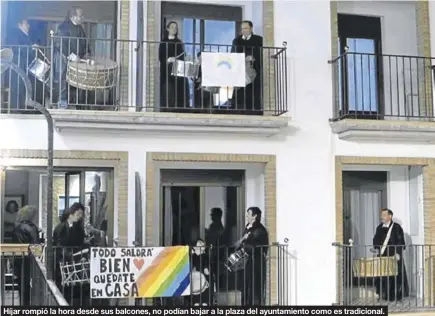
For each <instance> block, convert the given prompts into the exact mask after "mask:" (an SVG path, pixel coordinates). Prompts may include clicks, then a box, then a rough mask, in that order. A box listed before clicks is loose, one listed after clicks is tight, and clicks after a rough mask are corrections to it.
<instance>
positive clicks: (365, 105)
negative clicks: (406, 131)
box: [330, 52, 435, 121]
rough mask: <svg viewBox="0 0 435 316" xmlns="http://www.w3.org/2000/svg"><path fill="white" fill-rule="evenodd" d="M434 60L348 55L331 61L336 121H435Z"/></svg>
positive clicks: (394, 56) (350, 53)
mask: <svg viewBox="0 0 435 316" xmlns="http://www.w3.org/2000/svg"><path fill="white" fill-rule="evenodd" d="M433 60H434V59H433V58H428V57H419V56H405V55H387V54H383V55H376V54H363V53H353V52H346V53H344V54H343V55H341V56H339V57H337V58H335V59H333V60H331V61H330V63H331V64H332V70H333V78H334V79H333V87H334V96H335V100H334V113H333V118H332V119H333V120H340V119H345V118H356V119H380V120H382V119H396V120H426V121H432V120H433V119H434V117H435V116H434V107H433V89H434V87H433V66H432V63H433Z"/></svg>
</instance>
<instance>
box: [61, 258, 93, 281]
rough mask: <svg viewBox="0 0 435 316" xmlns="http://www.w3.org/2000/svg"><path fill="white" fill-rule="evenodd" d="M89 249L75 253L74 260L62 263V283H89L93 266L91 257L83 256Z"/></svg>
mask: <svg viewBox="0 0 435 316" xmlns="http://www.w3.org/2000/svg"><path fill="white" fill-rule="evenodd" d="M88 252H89V249H85V250H83V251H80V252H77V253H75V254H73V262H65V263H62V262H61V263H60V264H59V265H60V272H61V276H62V285H63V286H64V285H67V286H68V285H75V284H84V283H89V278H90V275H91V267H90V264H89V259H88V258H84V257H82V256H83V255H84V254H86V253H88Z"/></svg>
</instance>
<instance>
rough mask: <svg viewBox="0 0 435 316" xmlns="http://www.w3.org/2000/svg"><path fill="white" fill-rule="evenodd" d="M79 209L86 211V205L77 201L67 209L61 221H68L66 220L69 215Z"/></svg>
mask: <svg viewBox="0 0 435 316" xmlns="http://www.w3.org/2000/svg"><path fill="white" fill-rule="evenodd" d="M78 211H83V212H84V211H85V206H84V205H83V204H81V203H79V202H75V203H74V204H73V205H71V207H70V208H69V209H67V210H66V211H65V212H64V213H63V215H62V218H61V222H66V220H67V219H68V217H69V216H70V215H72V214H74V213H76V212H78Z"/></svg>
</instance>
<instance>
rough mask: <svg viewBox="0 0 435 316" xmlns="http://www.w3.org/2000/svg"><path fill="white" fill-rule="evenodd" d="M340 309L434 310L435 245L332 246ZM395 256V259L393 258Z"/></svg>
mask: <svg viewBox="0 0 435 316" xmlns="http://www.w3.org/2000/svg"><path fill="white" fill-rule="evenodd" d="M334 246H335V247H336V250H337V258H338V265H337V269H338V278H339V283H338V291H337V293H338V303H339V304H340V305H358V306H373V305H388V311H389V312H406V311H426V310H430V311H432V310H435V245H408V246H406V247H403V246H388V247H387V248H386V250H385V251H384V252H383V254H384V255H383V256H382V257H381V258H380V257H379V249H380V248H382V247H373V246H365V245H342V244H334ZM396 254H397V256H396Z"/></svg>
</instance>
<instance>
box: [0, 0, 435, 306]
mask: <svg viewBox="0 0 435 316" xmlns="http://www.w3.org/2000/svg"><path fill="white" fill-rule="evenodd" d="M214 2H215V1H214ZM245 3H246V4H245ZM370 3H371V4H373V5H376V4H375V3H374V2H370ZM240 4H244V5H245V17H246V18H248V19H249V18H250V16H249V14H251V16H253V11H252V10H253V9H252V8H251V6H249V2H240ZM385 5H386V4H385ZM393 5H394V4H393ZM250 8H251V9H250ZM385 8H386V9H388V7H385ZM274 9H275V17H274V28H275V45H276V46H279V45H281V43H282V42H283V41H286V42H287V43H288V52H287V57H288V74H289V91H288V92H289V94H288V95H289V107H290V108H291V113H290V114H291V116H292V119H293V120H294V121H295V123H296V124H297V126H298V127H299V129H298V130H297V132H295V133H294V134H292V135H287V136H284V137H282V138H280V139H275V138H268V139H256V138H249V137H239V136H237V135H227V136H223V135H220V136H210V135H205V134H204V135H193V136H183V135H179V134H161V135H153V134H145V133H144V134H142V135H140V134H130V133H128V132H122V133H117V134H108V133H100V134H86V133H85V132H84V131H83V130H78V131H77V133H76V134H74V135H68V134H64V135H61V134H59V133H55V136H54V140H55V148H56V149H59V150H112V151H127V152H128V153H129V158H128V163H129V167H128V176H129V181H128V192H129V197H128V209H129V216H128V226H129V243H130V244H131V242H132V241H133V240H134V227H135V217H134V210H135V172H139V174H140V175H141V178H142V196H143V197H145V190H144V188H145V185H146V183H145V171H146V159H145V158H146V153H147V152H154V151H157V152H191V153H194V152H206V153H207V152H208V153H234V154H272V155H276V159H277V189H278V192H277V201H276V203H277V215H278V221H277V228H278V240H277V241H279V242H283V240H284V239H285V238H288V239H289V244H290V245H291V248H292V249H295V250H296V251H297V256H298V259H297V264H298V265H297V288H296V292H292V295H294V296H297V299H298V301H297V303H298V304H302V305H319V304H324V305H328V304H331V303H333V302H335V297H336V268H335V249H334V248H333V247H332V246H331V243H332V242H334V241H335V195H334V194H335V192H334V187H335V183H334V155H352V156H380V157H388V156H397V157H416V156H419V157H435V147H434V146H424V145H405V144H390V143H376V144H367V143H364V144H363V143H350V142H344V141H340V140H338V139H337V138H336V137H335V136H333V135H332V134H331V129H330V126H329V122H328V119H329V118H331V117H332V82H331V77H332V74H331V66H330V65H328V63H327V60H329V59H330V58H331V42H330V38H331V33H330V6H329V2H328V1H276V2H275V3H274ZM249 10H251V11H249ZM392 11H394V10H392ZM248 12H251V13H249V14H248ZM406 12H408V11H406ZM408 13H409V12H408ZM411 18H412V17H411ZM252 19H253V20H254V18H252ZM400 19H401V21H402V23H404V24H405V25H408V24H406V23H407V22H406V20H407V19H408V17H407V16H406V14H402V15H401V17H400ZM254 23H256V24H257V22H256V21H255V20H254ZM256 32H258V30H257V29H256ZM391 36H394V38H397V40H398V41H402V37H401V36H399V37H397V35H396V34H394V35H391ZM408 46H411V45H410V44H408ZM392 47H393V46H392ZM397 53H404V52H403V51H402V52H397ZM0 135H8V137H1V138H0V148H25V149H45V148H46V146H47V141H46V139H47V135H46V123H45V121H44V119H43V118H32V117H31V116H26V119H16V118H9V119H2V120H1V124H0ZM251 176H252V177H251ZM251 176H250V177H249V178H250V179H252V180H249V181H247V184H246V187H247V190H249V191H250V192H255V193H254V194H253V195H250V194H249V195H247V205H252V204H254V203H258V200H260V199H261V200H263V198H264V197H263V196H262V194H263V193H262V192H263V190H264V188H263V187H262V185H261V183H262V181H261V179H262V175H261V172H260V171H258V170H257V171H255V170H254V171H252V174H251ZM256 179H257V180H256ZM256 197H257V198H256ZM260 206H261V207H264V205H260ZM143 207H144V209H145V199H143ZM265 212H267V210H265ZM117 219H118V218H117V214H115V221H116V220H117ZM115 233H116V231H115ZM292 282H294V280H290V283H292ZM293 286H294V284H292V287H293ZM294 293H296V294H294Z"/></svg>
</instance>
